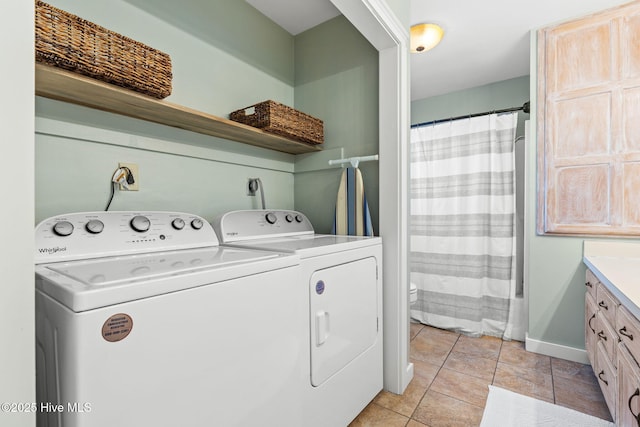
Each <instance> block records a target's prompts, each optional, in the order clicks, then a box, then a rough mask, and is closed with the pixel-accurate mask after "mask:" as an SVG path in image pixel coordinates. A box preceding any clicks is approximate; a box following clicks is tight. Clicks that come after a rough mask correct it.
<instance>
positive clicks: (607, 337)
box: [592, 311, 619, 366]
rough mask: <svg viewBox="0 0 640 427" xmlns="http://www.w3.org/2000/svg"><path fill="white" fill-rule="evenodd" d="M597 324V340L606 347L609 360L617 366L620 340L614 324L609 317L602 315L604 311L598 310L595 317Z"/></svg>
mask: <svg viewBox="0 0 640 427" xmlns="http://www.w3.org/2000/svg"><path fill="white" fill-rule="evenodd" d="M592 324H593V322H592ZM595 324H596V336H597V341H598V343H599V344H602V346H603V347H604V350H605V351H606V353H607V357H608V358H609V361H611V362H612V363H613V365H614V366H616V363H615V360H616V351H617V348H618V341H619V340H618V334H616V332H615V329H614V328H613V325H612V324H611V323H609V321H608V320H607V318H606V317H604V316H603V315H602V311H598V314H597V315H596V319H595Z"/></svg>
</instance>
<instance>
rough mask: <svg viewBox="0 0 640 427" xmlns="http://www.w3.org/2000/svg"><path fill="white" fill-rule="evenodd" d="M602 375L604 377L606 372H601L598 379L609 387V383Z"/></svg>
mask: <svg viewBox="0 0 640 427" xmlns="http://www.w3.org/2000/svg"><path fill="white" fill-rule="evenodd" d="M602 375H604V371H600V373H599V374H598V378H599V379H600V381H602V382H603V383H604V384H605V385H609V381H607V380H605V379H604V378H602ZM631 397H632V398H633V396H631ZM629 404H631V399H629Z"/></svg>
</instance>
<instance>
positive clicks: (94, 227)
mask: <svg viewBox="0 0 640 427" xmlns="http://www.w3.org/2000/svg"><path fill="white" fill-rule="evenodd" d="M84 228H85V230H87V231H88V232H89V233H91V234H100V233H102V230H104V223H103V222H102V221H100V220H99V219H92V220H90V221H89V222H87V224H86V225H85V226H84Z"/></svg>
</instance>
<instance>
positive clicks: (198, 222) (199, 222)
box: [191, 218, 204, 230]
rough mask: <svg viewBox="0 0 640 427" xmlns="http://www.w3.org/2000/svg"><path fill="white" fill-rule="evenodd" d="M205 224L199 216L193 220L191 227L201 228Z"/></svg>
mask: <svg viewBox="0 0 640 427" xmlns="http://www.w3.org/2000/svg"><path fill="white" fill-rule="evenodd" d="M203 225H204V223H203V222H202V220H201V219H199V218H196V219H194V220H193V221H191V227H193V229H194V230H200V229H201V228H202V226H203Z"/></svg>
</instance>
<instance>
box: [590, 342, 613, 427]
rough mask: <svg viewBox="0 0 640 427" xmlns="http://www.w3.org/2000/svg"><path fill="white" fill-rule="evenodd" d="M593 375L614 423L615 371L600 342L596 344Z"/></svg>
mask: <svg viewBox="0 0 640 427" xmlns="http://www.w3.org/2000/svg"><path fill="white" fill-rule="evenodd" d="M595 373H596V376H597V377H598V383H599V384H600V389H601V390H602V395H603V396H604V400H605V401H606V402H607V406H608V407H609V412H611V418H612V419H613V420H614V421H615V420H616V410H617V406H618V405H617V401H618V379H617V373H616V369H615V368H614V367H613V365H612V364H611V361H610V360H609V357H608V356H607V352H606V350H605V348H604V346H603V345H602V341H600V342H598V344H597V350H596V370H595Z"/></svg>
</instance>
